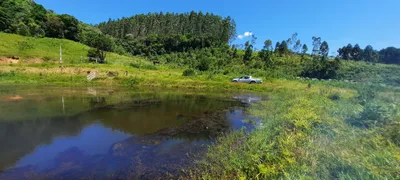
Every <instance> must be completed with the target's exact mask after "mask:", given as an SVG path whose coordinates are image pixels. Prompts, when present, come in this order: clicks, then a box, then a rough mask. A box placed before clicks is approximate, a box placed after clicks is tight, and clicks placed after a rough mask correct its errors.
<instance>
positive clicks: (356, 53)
mask: <svg viewBox="0 0 400 180" xmlns="http://www.w3.org/2000/svg"><path fill="white" fill-rule="evenodd" d="M362 54H363V52H362V49H361V48H360V45H358V44H356V45H354V47H353V49H352V50H351V57H352V59H353V60H356V61H361V60H362Z"/></svg>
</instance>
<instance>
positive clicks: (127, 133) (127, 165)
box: [0, 86, 262, 179]
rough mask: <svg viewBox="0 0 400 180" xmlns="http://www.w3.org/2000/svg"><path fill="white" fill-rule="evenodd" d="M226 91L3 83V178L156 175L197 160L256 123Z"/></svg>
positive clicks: (242, 100)
mask: <svg viewBox="0 0 400 180" xmlns="http://www.w3.org/2000/svg"><path fill="white" fill-rule="evenodd" d="M261 99H262V98H261V97H258V96H253V95H243V94H226V93H213V94H210V93H208V94H207V93H206V94H205V93H187V92H134V91H133V90H130V91H128V90H121V89H101V88H70V87H67V88H66V87H26V86H25V87H0V144H1V148H0V179H81V178H83V179H154V178H162V177H167V176H168V174H171V175H180V174H182V173H183V172H182V169H188V168H190V167H193V166H195V164H196V162H197V161H198V160H199V159H201V157H202V156H203V155H204V153H205V152H206V150H207V146H208V145H210V143H211V142H213V141H214V140H215V138H216V137H218V136H219V135H221V133H226V132H229V131H231V130H238V129H241V128H242V127H246V128H247V129H252V128H253V126H252V125H250V124H247V123H245V122H244V121H243V120H248V119H251V117H249V116H248V115H246V104H248V103H251V102H253V101H259V100H261Z"/></svg>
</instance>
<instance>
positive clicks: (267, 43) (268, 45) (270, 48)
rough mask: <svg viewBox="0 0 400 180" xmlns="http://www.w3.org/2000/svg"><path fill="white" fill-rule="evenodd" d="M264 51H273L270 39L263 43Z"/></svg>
mask: <svg viewBox="0 0 400 180" xmlns="http://www.w3.org/2000/svg"><path fill="white" fill-rule="evenodd" d="M264 50H267V51H272V50H273V47H272V41H271V40H270V39H268V40H266V41H265V42H264Z"/></svg>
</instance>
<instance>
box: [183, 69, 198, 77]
mask: <svg viewBox="0 0 400 180" xmlns="http://www.w3.org/2000/svg"><path fill="white" fill-rule="evenodd" d="M195 75H196V72H195V71H194V70H193V69H186V70H185V71H183V74H182V76H195Z"/></svg>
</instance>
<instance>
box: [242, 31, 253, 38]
mask: <svg viewBox="0 0 400 180" xmlns="http://www.w3.org/2000/svg"><path fill="white" fill-rule="evenodd" d="M252 35H253V33H252V32H245V33H244V36H246V37H247V36H252Z"/></svg>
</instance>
